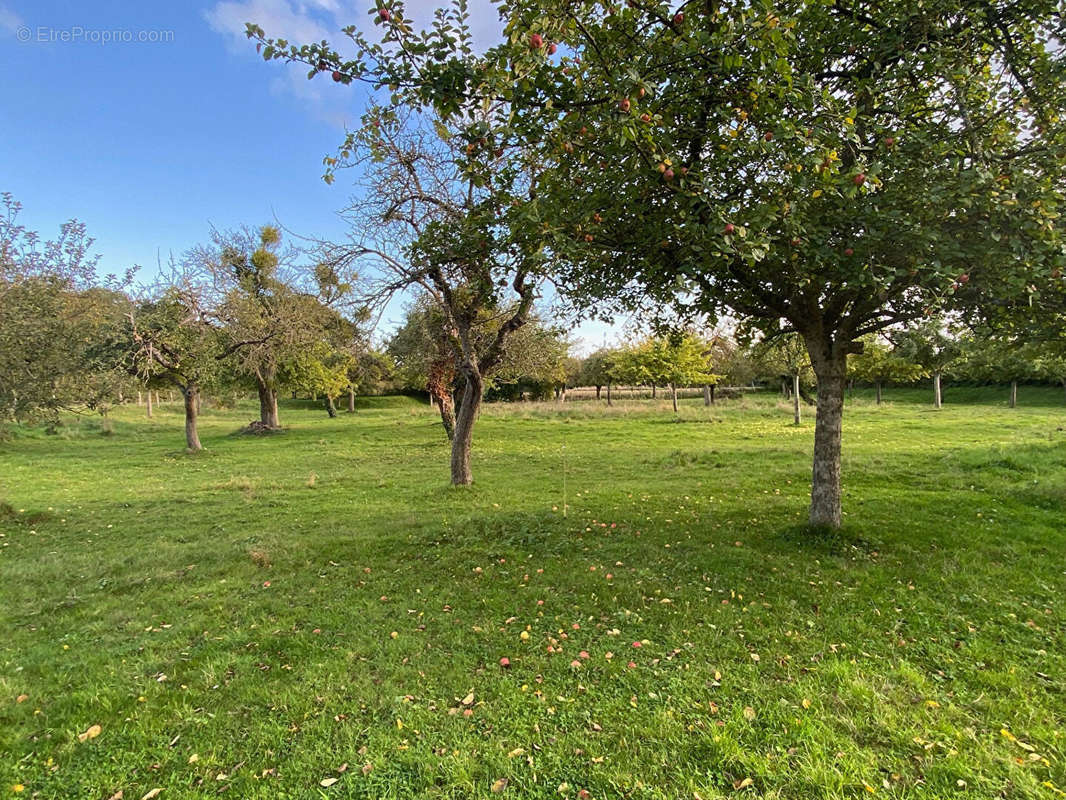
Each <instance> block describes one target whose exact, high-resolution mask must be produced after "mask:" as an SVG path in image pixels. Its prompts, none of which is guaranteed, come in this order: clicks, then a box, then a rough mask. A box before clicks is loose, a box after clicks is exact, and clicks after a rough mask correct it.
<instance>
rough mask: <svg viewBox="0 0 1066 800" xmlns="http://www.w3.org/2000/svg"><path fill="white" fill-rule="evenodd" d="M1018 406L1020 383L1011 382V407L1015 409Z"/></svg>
mask: <svg viewBox="0 0 1066 800" xmlns="http://www.w3.org/2000/svg"><path fill="white" fill-rule="evenodd" d="M1017 405H1018V381H1011V382H1010V407H1011V408H1015V407H1017Z"/></svg>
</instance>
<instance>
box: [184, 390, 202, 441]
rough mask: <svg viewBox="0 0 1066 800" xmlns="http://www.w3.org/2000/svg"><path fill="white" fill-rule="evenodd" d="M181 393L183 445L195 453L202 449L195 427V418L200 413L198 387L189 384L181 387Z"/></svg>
mask: <svg viewBox="0 0 1066 800" xmlns="http://www.w3.org/2000/svg"><path fill="white" fill-rule="evenodd" d="M181 393H182V395H183V396H184V398H185V446H186V447H187V448H188V449H189V452H191V453H195V452H198V451H200V450H203V449H204V448H203V445H201V444H200V434H199V432H198V431H197V429H196V418H197V416H198V415H199V413H200V387H199V386H196V385H195V384H190V385H189V386H186V387H183V388H182V390H181Z"/></svg>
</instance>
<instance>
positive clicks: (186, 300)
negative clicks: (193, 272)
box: [127, 275, 224, 452]
mask: <svg viewBox="0 0 1066 800" xmlns="http://www.w3.org/2000/svg"><path fill="white" fill-rule="evenodd" d="M204 291H205V290H204V288H203V286H201V285H197V284H196V283H195V282H194V281H193V280H192V279H191V278H190V277H189V276H188V275H182V276H179V277H178V278H177V279H175V280H173V281H172V282H171V283H170V285H169V286H166V287H164V288H162V289H161V290H160V291H159V292H157V293H156V296H154V297H152V298H149V299H145V300H142V301H140V302H138V303H137V304H136V305H135V306H134V308H133V309H132V310H131V311H130V312H129V314H128V316H127V320H128V326H129V327H128V335H129V340H130V344H131V353H132V358H133V369H134V370H135V371H136V372H137V373H138V374H139V375H141V376H142V377H143V378H144V379H145V380H146V381H165V382H168V383H171V384H173V385H174V386H176V387H177V388H178V389H179V390H180V391H181V395H182V399H183V400H184V408H185V444H186V447H187V448H188V450H189V451H190V452H196V451H199V450H202V449H203V446H202V445H201V444H200V435H199V428H198V417H199V413H200V399H201V393H202V392H203V391H204V389H205V388H206V387H208V386H209V385H212V384H215V383H217V382H218V381H219V380H220V377H221V373H222V369H223V367H222V363H221V361H220V356H221V355H222V354H223V352H224V350H223V347H222V337H221V334H220V332H219V330H218V329H217V328H216V327H215V326H214V325H212V324H211V321H210V318H209V317H208V314H207V312H206V311H205V310H204Z"/></svg>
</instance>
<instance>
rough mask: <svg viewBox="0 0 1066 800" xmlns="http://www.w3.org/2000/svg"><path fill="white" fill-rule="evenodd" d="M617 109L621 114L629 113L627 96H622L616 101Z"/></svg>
mask: <svg viewBox="0 0 1066 800" xmlns="http://www.w3.org/2000/svg"><path fill="white" fill-rule="evenodd" d="M618 109H619V110H620V111H621V112H622V113H623V114H628V113H629V98H628V97H623V98H622V99H621V100H619V101H618Z"/></svg>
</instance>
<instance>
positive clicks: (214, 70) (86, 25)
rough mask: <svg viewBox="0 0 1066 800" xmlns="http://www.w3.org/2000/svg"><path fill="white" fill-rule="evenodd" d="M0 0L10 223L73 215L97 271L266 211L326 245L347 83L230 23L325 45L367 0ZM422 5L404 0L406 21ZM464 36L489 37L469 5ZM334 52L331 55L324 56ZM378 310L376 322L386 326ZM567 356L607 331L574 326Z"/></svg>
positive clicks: (332, 223) (351, 106) (347, 116)
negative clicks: (270, 54) (270, 49)
mask: <svg viewBox="0 0 1066 800" xmlns="http://www.w3.org/2000/svg"><path fill="white" fill-rule="evenodd" d="M73 5H74V4H71V3H69V0H67V1H66V2H61V1H60V0H0V85H2V86H3V98H4V102H3V103H0V191H3V192H10V193H12V194H13V195H14V196H15V199H16V200H18V201H19V202H21V203H22V205H23V210H22V212H21V214H20V221H21V222H22V223H23V224H24V225H26V226H27V227H28V228H30V229H31V230H36V231H38V232H40V233H41V234H42V236H44V237H45V238H50V237H52V236H54V235H55V233H56V232H57V231H58V229H59V226H60V225H61V224H62V223H63V222H64V221H66V220H68V219H71V218H77V219H78V220H80V221H82V222H84V223H85V224H86V226H87V227H88V230H89V233H90V235H92V236H93V237H95V239H96V246H95V248H94V249H95V251H96V252H99V253H100V255H101V261H100V271H101V272H102V273H109V272H114V273H121V272H123V271H124V270H125V269H126V268H127V267H130V266H133V265H139V266H140V267H141V268H142V269H141V272H140V276H141V280H150V278H151V276H152V274H153V273H154V272H155V270H156V266H157V264H158V263H160V262H163V263H165V262H166V261H167V259H168V258H169V257H170V255H171V254H173V255H175V256H178V255H180V254H181V253H182V252H183V251H184V250H186V249H187V248H189V247H191V246H192V245H194V244H196V243H198V242H202V241H204V240H206V239H207V237H208V234H209V232H210V227H211V226H212V225H213V226H215V227H218V228H221V229H226V228H232V227H236V226H239V225H243V224H249V225H260V224H264V223H266V222H271V221H273V220H275V219H277V220H278V221H279V222H280V223H281V224H282V225H283V226H284V227H285V228H287V229H289V230H291V231H292V232H294V233H296V234H300V235H304V236H308V237H314V238H325V239H330V238H332V239H340V238H343V237H344V236H345V234H346V230H347V227H346V225H345V223H344V222H343V221H342V220H341V219H340V218H339V217H338V216H337V211H339V210H340V209H342V208H344V207H345V206H347V205H348V202H349V199H350V197H351V195H352V192H353V187H352V183H353V181H352V179H351V177H350V176H346V175H343V174H342V175H341V176H340V177H339V178H338V180H337V181H336V182H335V183H334V184H333V185H332V186H330V185H327V184H326V183H325V182H324V181H322V179H321V176H322V173H323V169H324V168H323V165H322V159H323V157H324V156H327V155H331V154H333V153H334V151H335V150H336V148H337V145H338V144H339V143H340V141H341V140H342V139H343V136H344V131H345V126H346V125H348V126H353V127H354V126H355V125H357V124H358V121H359V116H360V113H361V109H362V107H363V104H364V102H365V100H366V97H365V94H363V92H362V90H361V89H359V88H358V87H346V86H342V85H339V84H335V83H333V82H332V81H329V80H326V79H316V80H314V81H308V80H307V79H306V68H300V67H298V66H295V65H289V66H286V65H283V64H281V63H280V62H271V63H266V62H264V61H263V60H262V59H261V58H259V57H258V56H257V55H256V52H255V47H254V45H253V44H252V43H251V42H250V41H248V40H247V39H246V38H245V36H244V25H245V22H256V23H257V24H259V25H260V26H261V27H262V28H263V29H264V30H265V31H266V33H267V34H268V35H270V36H282V37H285V38H288V39H289V40H290V41H294V42H306V41H318V40H321V39H323V38H325V39H327V40H329V41H330V42H333V43H336V44H340V43H341V42H342V41H343V35H342V34H340V29H341V28H343V27H345V26H347V25H350V24H357V25H361V26H367V27H369V21H370V16H369V13H368V9H369V8H370V6H371V2H370V1H369V0H364V1H363V2H352V0H307V1H306V2H299V1H298V0H224V1H222V2H219V1H218V0H214V1H213V2H195V1H194V0H191V1H189V2H180V3H163V2H147V3H146V2H130V1H129V0H127V2H114V1H110V0H93V1H92V2H85V3H82V4H79V5H80V6H81V7H80V8H77V9H72V6H73ZM434 5H435V3H434V2H433V0H414V1H413V2H408V3H407V10H408V14H409V15H410V16H413V17H414V19H415V22H416V23H420V22H425V21H426V20H428V19H429V17H430V15H431V13H432V8H433V7H434ZM471 10H472V16H473V27H474V32H475V42H478V41H480V42H483V43H487V42H489V41H491V40H492V38H493V36H494V34H495V32H496V31H497V30H498V29H499V22H498V20H497V19H496V14H495V11H494V10H493V9H492V8H491V7H489V6H488V5H487V3H485V0H481V3H480V4H478V3H471ZM338 49H340V48H338ZM399 314H400V308H399V307H398V306H397V307H395V308H391V309H389V312H388V313H387V314H386V317H385V320H384V321H383V322H384V324H385V326H386V327H387V326H388V324H389V323H390V322H396V321H397V320H398V318H399ZM573 335H574V337H575V339H577V343H578V349H579V350H580V351H585V352H587V351H589V350H590V349H594V347H596V346H599V345H600V344H602V342H603V339H604V336H608V337H612V338H613V337H614V336H615V330H614V328H612V327H609V326H604V325H602V324H599V323H587V324H585V325H584V326H582V327H581V328H579V329H578V330H576V331H575V332H574V334H573Z"/></svg>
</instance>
